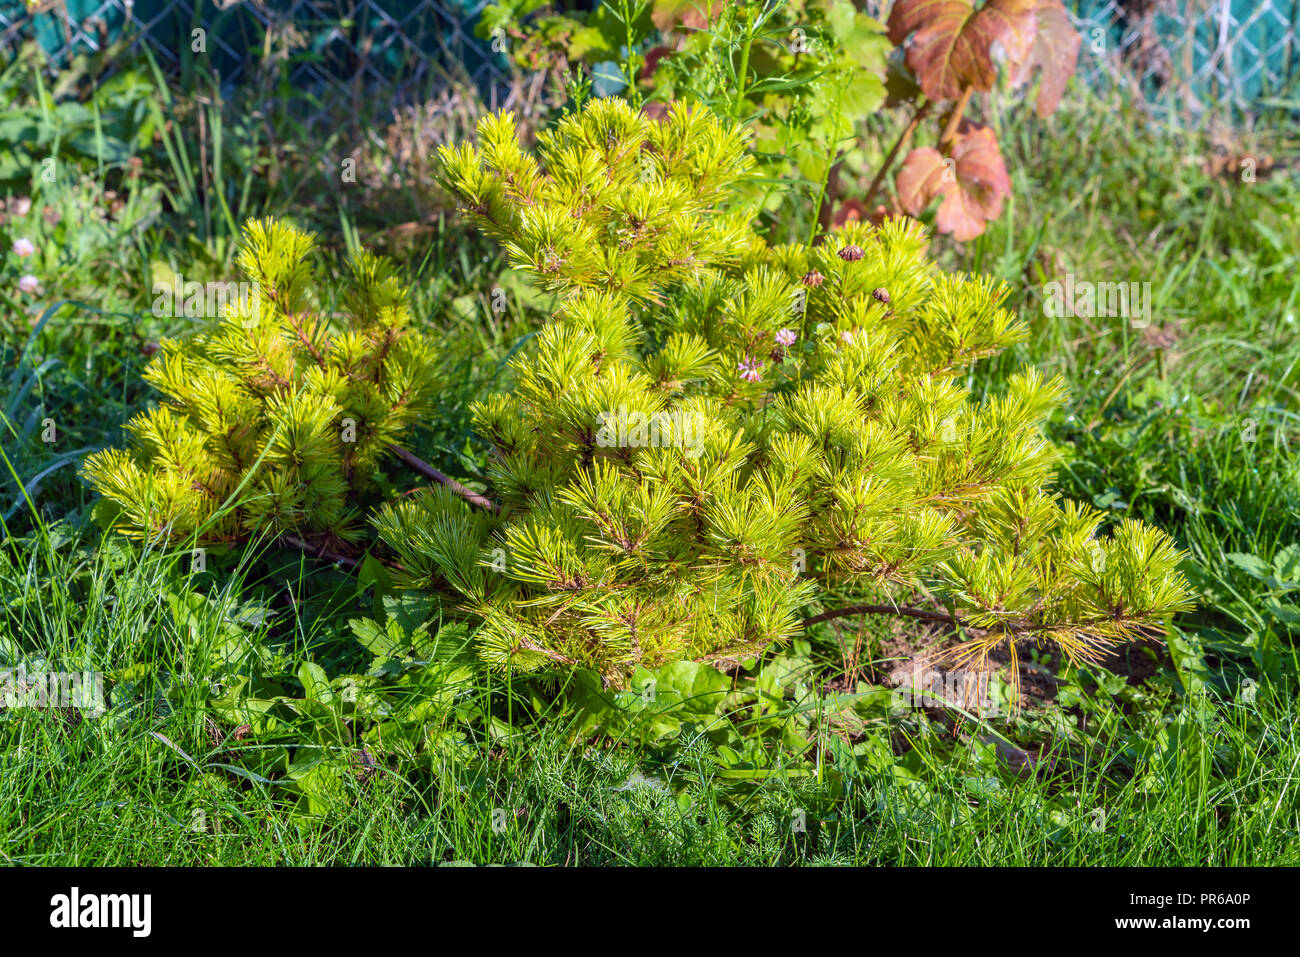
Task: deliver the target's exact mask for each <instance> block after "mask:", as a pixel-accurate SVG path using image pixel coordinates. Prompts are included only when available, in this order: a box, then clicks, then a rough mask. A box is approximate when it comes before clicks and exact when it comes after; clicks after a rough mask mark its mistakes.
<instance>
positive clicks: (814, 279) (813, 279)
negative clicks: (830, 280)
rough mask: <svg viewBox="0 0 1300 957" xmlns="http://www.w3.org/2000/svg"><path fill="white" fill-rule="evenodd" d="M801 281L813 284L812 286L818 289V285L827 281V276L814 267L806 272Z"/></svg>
mask: <svg viewBox="0 0 1300 957" xmlns="http://www.w3.org/2000/svg"><path fill="white" fill-rule="evenodd" d="M799 281H800V282H801V283H803V284H804V285H805V286H811V287H812V288H814V289H816V288H817V287H818V286H820V285H821V284H822V283H824V282H825V281H826V277H825V276H823V275H822V274H821V273H819V272H818V271H817V270H816V269H814V270H812V271H811V272H806V273H804V274H803V278H802V279H800V280H799Z"/></svg>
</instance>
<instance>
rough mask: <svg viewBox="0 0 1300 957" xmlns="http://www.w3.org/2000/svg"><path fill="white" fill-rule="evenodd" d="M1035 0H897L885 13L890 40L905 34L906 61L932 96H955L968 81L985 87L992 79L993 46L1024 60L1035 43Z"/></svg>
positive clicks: (899, 39) (897, 40) (898, 40)
mask: <svg viewBox="0 0 1300 957" xmlns="http://www.w3.org/2000/svg"><path fill="white" fill-rule="evenodd" d="M1037 5H1038V0H987V2H986V3H984V4H983V5H982V6H981V7H979V8H978V9H977V8H976V7H975V5H974V4H973V3H972V2H971V0H898V3H896V4H895V5H894V9H893V10H892V11H891V12H890V14H889V42H890V43H892V44H894V45H895V46H898V45H899V44H901V43H902V42H903V41H904V40H905V39H907V37H908V35H910V34H913V33H915V36H913V37H912V45H911V46H910V47H909V48H908V51H907V65H908V68H909V69H911V71H912V72H913V73H915V74H916V76H917V79H918V80H919V81H920V83H921V91H922V92H923V93H925V95H926V96H927V97H929V98H930V99H931V100H955V99H956V98H957V97H959V96H961V94H962V91H963V90H964V89H965V88H966V87H968V86H970V87H974V88H975V89H976V90H989V89H992V87H993V81H994V80H995V79H997V67H996V66H995V65H994V63H993V45H994V44H995V43H996V44H998V45H999V46H1000V47H1001V48H1002V49H1003V50H1004V51H1006V54H1007V58H1008V59H1009V60H1012V61H1013V62H1019V61H1022V60H1024V59H1025V58H1026V57H1027V56H1028V55H1029V51H1030V49H1031V48H1032V46H1033V42H1034V10H1035V8H1036V7H1037Z"/></svg>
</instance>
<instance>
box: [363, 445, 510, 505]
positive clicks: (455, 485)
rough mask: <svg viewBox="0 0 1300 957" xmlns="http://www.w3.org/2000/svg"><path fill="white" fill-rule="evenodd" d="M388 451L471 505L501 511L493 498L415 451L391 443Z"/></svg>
mask: <svg viewBox="0 0 1300 957" xmlns="http://www.w3.org/2000/svg"><path fill="white" fill-rule="evenodd" d="M388 451H390V452H392V453H393V454H394V455H396V456H397V457H398V458H399V459H401V460H402V461H403V462H405V463H406V464H407V465H408V466H410V467H411V468H412V469H414V470H415V471H416V472H419V473H420V474H421V475H423V476H424V477H425V478H427V479H431V480H433V481H435V482H438V483H440V484H442V485H445V486H447V488H449V489H451V490H452V491H453V492H455V493H456V494H457V495H459V496H460V497H461V498H463V499H464V500H465V501H467V502H469V503H470V504H471V505H477V506H478V507H479V508H485V509H487V510H488V511H489V512H493V513H496V512H498V511H500V509H498V508H497V504H496V503H495V502H493V501H492V500H491V499H489V498H486V497H485V496H482V495H480V494H479V493H478V492H474V491H471V490H470V489H467V488H466V487H465V486H463V485H461V484H460V483H459V482H457V481H456V480H455V479H454V478H449V477H448V476H446V475H444V474H443V473H441V472H439V471H438V470H437V469H436V468H434V467H433V466H432V465H430V464H429V463H428V462H426V461H424V460H423V459H421V458H420V457H419V456H417V455H415V454H414V453H412V452H408V451H407V450H406V449H404V448H402V447H401V446H400V445H390V446H389V447H388Z"/></svg>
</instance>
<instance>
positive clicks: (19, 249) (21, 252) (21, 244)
mask: <svg viewBox="0 0 1300 957" xmlns="http://www.w3.org/2000/svg"><path fill="white" fill-rule="evenodd" d="M14 252H16V253H17V254H18V258H19V259H26V258H27V257H28V256H30V255H31V254H32V253H34V252H36V247H35V246H34V245H32V241H31V240H30V239H27V238H25V237H20V238H18V239H15V240H14Z"/></svg>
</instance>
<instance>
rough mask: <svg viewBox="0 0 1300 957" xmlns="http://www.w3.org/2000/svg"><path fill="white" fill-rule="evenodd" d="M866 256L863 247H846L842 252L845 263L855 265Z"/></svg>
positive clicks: (841, 256)
mask: <svg viewBox="0 0 1300 957" xmlns="http://www.w3.org/2000/svg"><path fill="white" fill-rule="evenodd" d="M865 255H866V253H865V252H864V251H863V249H862V247H861V246H845V247H844V248H843V249H841V250H840V258H841V259H843V260H844V261H845V262H851V263H855V262H857V261H858V260H859V259H861V258H862V257H863V256H865Z"/></svg>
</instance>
